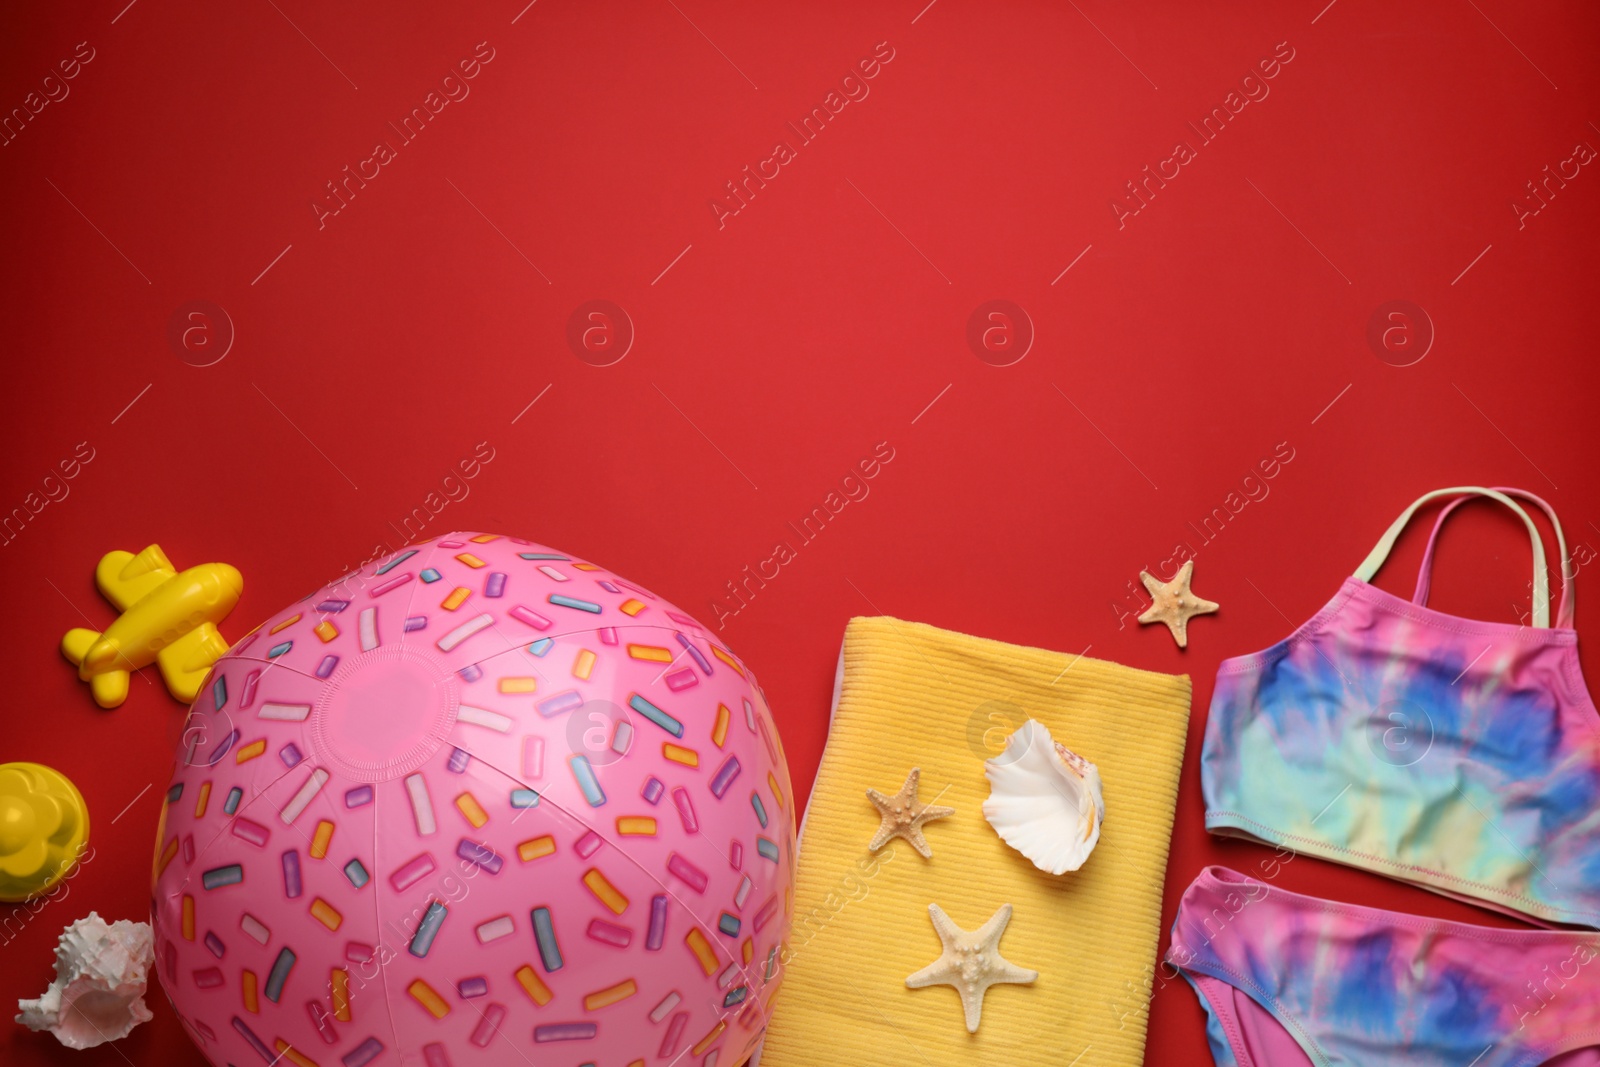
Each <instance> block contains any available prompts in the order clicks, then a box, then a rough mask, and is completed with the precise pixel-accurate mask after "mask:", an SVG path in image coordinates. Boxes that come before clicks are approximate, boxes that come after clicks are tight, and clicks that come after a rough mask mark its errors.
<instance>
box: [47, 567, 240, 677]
mask: <svg viewBox="0 0 1600 1067" xmlns="http://www.w3.org/2000/svg"><path fill="white" fill-rule="evenodd" d="M94 580H95V585H97V586H99V587H100V592H101V593H102V594H103V595H104V596H105V598H106V599H107V600H109V601H111V603H113V604H115V605H116V606H117V609H118V610H120V611H121V612H122V615H121V617H120V618H118V619H117V621H116V622H114V623H112V624H111V626H110V627H109V628H108V629H107V630H106V632H105V633H103V634H101V633H95V632H94V631H93V630H84V629H75V630H68V631H67V635H66V636H65V637H63V638H62V639H61V653H62V655H64V656H66V657H67V659H69V660H71V661H72V662H73V663H75V664H77V665H78V677H79V678H82V679H83V680H84V681H86V682H88V683H89V687H90V689H91V691H92V692H93V693H94V701H95V703H96V704H99V705H100V706H101V707H102V708H114V707H117V706H118V705H119V704H121V703H122V702H123V701H124V700H126V699H127V697H128V674H129V672H131V671H136V670H138V669H139V668H141V667H148V666H149V665H150V664H151V663H152V662H154V663H156V664H157V665H158V666H159V667H160V668H161V677H162V678H163V679H164V680H165V681H166V683H167V691H168V692H170V693H171V694H172V695H173V696H174V697H176V698H177V699H179V700H181V701H183V702H184V703H185V704H188V703H190V702H191V701H193V700H194V698H195V695H196V694H197V693H199V691H200V684H201V683H202V682H204V681H205V677H206V673H207V672H208V671H210V670H211V665H212V664H213V663H215V662H216V661H217V659H218V657H220V656H221V655H222V654H223V653H224V652H226V651H228V642H227V641H225V640H223V637H222V634H221V633H220V632H219V631H218V630H217V623H219V622H221V621H222V619H223V618H224V617H226V616H227V614H228V612H230V611H232V610H233V606H234V605H235V604H237V603H238V602H239V594H240V592H242V591H243V589H244V578H243V577H242V576H241V575H240V574H239V572H238V571H237V570H235V569H234V568H232V567H230V566H228V565H227V564H226V563H203V564H201V565H200V566H198V567H190V568H189V569H188V570H186V571H184V572H183V573H181V574H180V573H178V572H177V570H176V569H175V568H174V567H173V566H172V561H171V560H169V559H167V554H166V553H165V552H163V551H161V546H160V545H151V546H150V547H149V548H147V549H145V550H144V551H143V552H140V553H139V554H138V555H137V556H136V555H134V554H133V553H132V552H121V551H118V552H107V553H106V554H105V557H104V558H102V559H101V560H100V564H99V566H97V567H95V569H94Z"/></svg>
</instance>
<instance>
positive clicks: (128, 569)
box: [94, 545, 177, 611]
mask: <svg viewBox="0 0 1600 1067" xmlns="http://www.w3.org/2000/svg"><path fill="white" fill-rule="evenodd" d="M176 573H177V570H176V568H174V567H173V566H172V561H171V560H169V559H167V554H166V553H165V552H163V551H161V546H160V545H151V546H150V547H149V548H147V549H145V550H144V551H143V552H140V553H139V554H138V555H137V556H136V555H134V554H133V553H132V552H122V551H116V552H107V553H106V554H105V555H104V556H102V557H101V559H100V563H99V564H98V565H97V566H96V567H95V569H94V581H95V585H97V586H99V587H100V592H101V593H102V594H104V595H105V598H106V599H107V600H109V601H111V603H113V604H115V605H116V606H117V610H118V611H127V610H128V609H129V608H130V607H132V606H133V605H134V604H137V603H138V602H139V601H140V600H142V599H143V598H144V597H145V595H146V594H148V593H149V592H150V591H151V590H152V589H154V588H155V587H156V586H158V585H160V584H161V583H162V582H164V581H166V580H167V579H168V578H171V577H172V576H173V575H174V574H176Z"/></svg>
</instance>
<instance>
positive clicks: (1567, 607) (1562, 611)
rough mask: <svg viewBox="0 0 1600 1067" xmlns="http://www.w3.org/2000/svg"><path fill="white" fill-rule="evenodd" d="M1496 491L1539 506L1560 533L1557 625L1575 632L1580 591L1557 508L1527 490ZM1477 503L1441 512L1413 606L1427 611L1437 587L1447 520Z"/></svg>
mask: <svg viewBox="0 0 1600 1067" xmlns="http://www.w3.org/2000/svg"><path fill="white" fill-rule="evenodd" d="M1494 488H1495V490H1496V491H1497V492H1501V493H1505V494H1506V495H1507V496H1514V497H1520V498H1521V499H1523V500H1526V501H1528V502H1529V503H1532V504H1537V505H1538V506H1539V507H1540V508H1541V509H1542V510H1543V511H1544V513H1545V515H1546V516H1547V517H1548V518H1549V519H1550V525H1551V526H1552V527H1553V528H1554V529H1555V532H1556V547H1557V548H1558V549H1559V551H1560V553H1561V605H1560V607H1558V608H1557V609H1556V625H1557V626H1559V627H1561V628H1563V629H1571V628H1572V627H1573V625H1574V623H1573V616H1574V612H1575V611H1576V605H1575V603H1574V600H1575V595H1576V590H1575V589H1574V585H1573V581H1572V579H1573V577H1574V575H1573V572H1572V557H1571V556H1569V555H1568V554H1567V536H1566V534H1565V533H1564V532H1563V531H1562V529H1561V520H1560V519H1559V518H1557V516H1556V511H1555V508H1553V507H1551V506H1550V504H1549V502H1548V501H1546V500H1545V499H1544V498H1543V497H1541V496H1538V495H1536V494H1534V493H1530V492H1528V491H1527V490H1526V489H1515V488H1512V487H1511V486H1508V485H1497V486H1495V487H1494ZM1476 499H1478V497H1476V496H1461V497H1457V498H1456V499H1454V500H1452V501H1450V503H1448V504H1446V505H1445V506H1444V507H1443V508H1442V509H1440V511H1439V517H1438V518H1437V519H1435V520H1434V523H1433V532H1432V533H1431V534H1429V535H1428V547H1427V548H1426V549H1425V550H1424V551H1423V553H1422V566H1421V567H1420V568H1419V569H1418V571H1417V590H1416V592H1415V593H1414V594H1413V595H1412V597H1411V600H1412V603H1415V604H1420V605H1422V606H1424V607H1426V606H1427V603H1428V592H1429V590H1430V588H1431V586H1432V583H1433V553H1434V548H1435V546H1436V545H1437V544H1438V542H1439V531H1440V530H1442V529H1443V528H1444V522H1445V519H1447V518H1449V517H1450V513H1451V512H1453V511H1455V510H1456V509H1457V508H1459V507H1460V506H1461V505H1462V504H1467V503H1470V502H1472V501H1473V500H1476Z"/></svg>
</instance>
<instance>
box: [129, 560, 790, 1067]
mask: <svg viewBox="0 0 1600 1067" xmlns="http://www.w3.org/2000/svg"><path fill="white" fill-rule="evenodd" d="M793 804H794V801H793V792H792V790H791V789H790V785H789V775H788V772H787V770H786V768H785V764H784V759H783V755H782V749H781V748H780V746H779V741H778V735H777V731H776V729H775V727H774V725H773V721H772V717H771V714H770V712H769V711H768V709H767V705H766V702H765V700H764V698H763V696H762V693H761V690H760V688H759V687H758V686H757V685H756V682H755V679H754V677H753V676H752V675H751V673H750V671H749V669H748V668H747V667H746V666H745V665H744V664H743V663H742V662H741V661H740V660H739V659H738V658H737V657H736V656H734V655H733V653H732V652H730V651H729V650H728V649H727V648H726V647H725V646H724V645H723V644H722V642H721V640H720V639H719V638H718V637H717V636H716V635H715V634H714V633H713V632H711V631H708V630H707V629H705V628H704V627H703V626H701V625H700V624H699V623H697V622H696V621H695V620H694V619H692V618H690V617H689V616H688V615H687V614H685V613H683V612H682V611H679V610H678V609H677V608H675V607H673V606H672V605H671V604H669V603H667V602H665V601H663V600H661V599H659V598H657V597H656V596H654V595H653V594H651V593H649V592H646V591H645V590H644V589H642V588H640V587H638V586H635V585H631V584H629V583H628V582H625V581H623V580H622V579H621V578H618V577H617V576H616V575H613V574H611V573H609V572H608V571H606V570H603V569H602V568H600V567H597V566H595V565H594V564H591V563H587V562H584V561H582V560H579V559H577V558H575V557H571V556H568V555H566V554H563V553H559V552H554V551H551V550H550V549H547V548H544V547H542V546H539V545H535V544H530V543H529V542H527V541H520V540H517V539H514V538H506V537H499V536H496V535H492V534H478V535H474V534H468V533H456V534H448V535H446V536H444V537H441V538H438V539H435V540H432V541H428V542H426V543H423V544H420V545H415V546H412V547H410V548H407V549H406V550H404V551H403V552H400V553H397V554H395V555H393V556H390V557H388V558H386V559H383V560H382V561H381V562H380V563H378V564H377V565H375V566H367V567H363V568H362V569H361V570H360V571H359V572H357V573H355V574H352V575H349V576H347V577H346V578H344V579H341V580H340V581H338V582H335V583H334V584H332V585H330V586H328V587H326V588H324V589H322V590H319V591H318V592H316V593H313V594H312V595H311V596H309V597H307V598H306V599H305V600H303V601H301V602H300V603H298V604H296V605H294V606H292V607H290V608H288V609H286V610H284V611H282V612H280V613H279V614H277V615H275V616H273V617H272V618H271V619H269V620H268V621H267V622H266V623H264V624H263V625H262V626H261V627H260V628H259V629H258V630H256V631H255V632H254V633H252V634H250V635H249V636H247V637H245V638H244V639H243V640H242V641H240V642H239V643H238V645H236V646H235V647H234V648H232V649H230V650H229V652H228V653H227V654H226V655H225V656H223V657H222V658H221V659H220V660H218V661H217V663H216V666H215V668H214V670H213V672H212V676H211V680H210V682H209V683H208V684H207V686H206V687H205V691H204V692H203V693H202V694H201V695H200V697H199V699H198V700H196V701H195V704H194V706H193V707H192V709H191V710H190V716H189V720H188V723H187V728H186V730H185V732H184V739H183V741H182V742H181V745H180V751H179V753H178V767H177V771H176V773H175V775H174V777H173V779H172V783H171V786H170V788H168V790H167V793H166V802H165V805H164V808H163V814H162V817H161V824H160V828H159V830H158V836H157V840H156V848H155V861H154V894H153V920H152V922H153V925H154V927H155V935H156V968H157V973H158V975H159V976H160V979H161V982H162V985H163V987H164V988H165V989H166V991H167V994H168V996H169V997H170V999H171V1001H172V1004H173V1007H174V1008H175V1009H176V1011H177V1013H178V1015H179V1016H180V1017H181V1018H182V1020H183V1022H184V1025H185V1026H186V1027H187V1029H188V1032H189V1033H190V1035H191V1036H192V1037H193V1038H194V1039H195V1041H196V1042H197V1043H198V1044H199V1046H200V1048H201V1049H202V1051H203V1052H204V1054H205V1055H206V1056H207V1058H209V1059H210V1061H211V1062H212V1063H214V1064H218V1065H222V1064H233V1065H237V1067H245V1065H248V1064H258V1065H262V1067H264V1065H266V1064H270V1063H273V1062H275V1061H277V1060H279V1059H280V1058H281V1059H282V1060H284V1061H285V1063H287V1064H295V1065H297V1067H303V1065H305V1064H320V1065H323V1067H335V1065H338V1067H366V1065H368V1064H372V1065H373V1067H402V1065H405V1064H417V1065H422V1067H472V1065H479V1064H523V1063H536V1064H539V1065H541V1067H545V1065H550V1067H578V1065H579V1064H585V1063H593V1064H597V1065H602V1064H603V1065H605V1067H624V1065H630V1064H648V1065H658V1064H668V1063H674V1062H676V1063H681V1064H684V1065H685V1067H688V1065H693V1067H705V1065H715V1064H717V1063H721V1064H722V1067H738V1065H739V1064H742V1063H743V1062H744V1061H745V1060H746V1058H747V1057H748V1056H749V1055H750V1054H751V1053H752V1052H753V1051H754V1049H755V1047H756V1045H757V1044H758V1042H759V1041H760V1039H761V1036H762V1034H763V1031H764V1028H765V1026H766V1022H767V1018H768V1012H769V1010H770V1003H771V999H772V995H773V994H774V992H776V990H777V988H778V984H779V982H780V980H781V977H782V974H783V971H784V960H783V955H784V953H783V943H784V939H785V937H786V935H787V931H788V928H789V923H790V909H791V899H792V885H793V868H794V817H793Z"/></svg>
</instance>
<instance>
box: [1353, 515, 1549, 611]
mask: <svg viewBox="0 0 1600 1067" xmlns="http://www.w3.org/2000/svg"><path fill="white" fill-rule="evenodd" d="M1463 494H1466V495H1468V496H1483V497H1488V498H1489V499H1491V500H1497V501H1499V502H1500V503H1502V504H1504V505H1505V506H1506V507H1508V508H1510V509H1511V510H1512V511H1514V512H1516V513H1517V516H1518V517H1519V518H1521V519H1522V524H1523V526H1525V527H1527V530H1528V540H1529V542H1530V543H1531V544H1532V545H1533V625H1534V626H1535V627H1538V628H1540V629H1548V628H1549V626H1550V576H1549V575H1548V574H1547V573H1546V572H1545V562H1544V542H1543V540H1542V539H1541V538H1540V537H1539V528H1538V527H1537V526H1535V525H1534V524H1533V520H1532V519H1531V518H1529V517H1528V513H1527V512H1526V511H1524V510H1522V506H1521V505H1520V504H1518V503H1517V502H1516V501H1515V500H1512V499H1511V498H1510V497H1509V496H1507V495H1506V494H1504V493H1502V492H1500V491H1499V490H1498V489H1486V488H1484V487H1483V486H1481V485H1458V486H1455V487H1453V488H1450V489H1435V490H1434V491H1433V492H1431V493H1424V494H1422V495H1421V496H1419V497H1418V498H1417V499H1416V500H1414V501H1412V503H1411V506H1410V507H1408V508H1406V509H1405V511H1403V512H1401V513H1400V517H1399V518H1397V519H1395V520H1394V522H1392V523H1390V524H1389V528H1388V529H1387V530H1385V531H1384V533H1383V536H1382V537H1381V538H1379V539H1378V543H1377V545H1376V546H1375V547H1374V548H1373V550H1372V551H1371V552H1369V553H1367V558H1366V559H1364V560H1362V561H1361V566H1359V567H1357V568H1356V570H1355V577H1357V578H1359V579H1361V580H1362V581H1363V582H1370V581H1371V580H1372V578H1373V576H1374V575H1375V574H1377V573H1378V568H1380V567H1382V566H1383V562H1384V560H1386V559H1388V558H1389V552H1390V551H1391V550H1392V549H1393V548H1394V543H1395V541H1396V540H1398V539H1399V537H1400V532H1401V531H1402V530H1404V529H1405V528H1406V524H1407V523H1409V522H1410V521H1411V516H1413V515H1415V514H1416V513H1417V509H1419V508H1421V507H1422V506H1423V505H1425V504H1429V503H1432V502H1433V501H1435V500H1439V499H1442V498H1444V497H1454V496H1461V495H1463ZM1562 555H1563V560H1565V552H1563V553H1562ZM1565 571H1566V568H1565V566H1563V574H1565Z"/></svg>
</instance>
